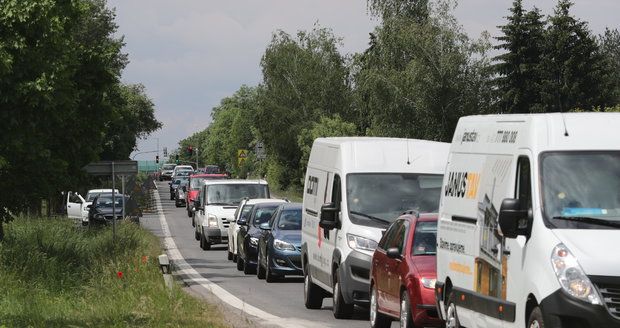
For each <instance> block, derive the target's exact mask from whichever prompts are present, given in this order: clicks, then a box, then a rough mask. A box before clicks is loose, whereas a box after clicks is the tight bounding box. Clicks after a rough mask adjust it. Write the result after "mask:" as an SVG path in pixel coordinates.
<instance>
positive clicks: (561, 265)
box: [551, 244, 601, 304]
mask: <svg viewBox="0 0 620 328" xmlns="http://www.w3.org/2000/svg"><path fill="white" fill-rule="evenodd" d="M551 265H552V266H553V271H555V275H556V277H557V278H558V281H559V282H560V285H561V286H562V289H564V291H565V292H567V293H568V294H569V295H571V296H573V297H575V298H577V299H580V300H582V301H586V302H588V303H590V304H601V298H600V297H599V295H598V293H597V291H596V288H595V287H594V285H593V284H592V282H591V281H590V279H589V278H588V276H586V274H585V272H583V269H582V268H581V265H579V262H578V261H577V259H576V258H575V257H574V256H573V254H572V253H571V252H570V251H569V250H568V248H567V247H566V246H564V244H559V245H557V246H555V248H554V249H553V253H551Z"/></svg>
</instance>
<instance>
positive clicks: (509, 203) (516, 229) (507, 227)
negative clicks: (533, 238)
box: [498, 198, 532, 239]
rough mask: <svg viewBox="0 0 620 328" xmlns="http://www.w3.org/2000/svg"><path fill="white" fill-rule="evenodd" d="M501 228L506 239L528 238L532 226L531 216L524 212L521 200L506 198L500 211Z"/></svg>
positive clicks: (526, 211)
mask: <svg viewBox="0 0 620 328" xmlns="http://www.w3.org/2000/svg"><path fill="white" fill-rule="evenodd" d="M498 221H499V228H500V230H501V234H502V235H503V236H504V237H506V238H513V239H514V238H517V237H518V236H528V235H529V232H530V226H531V222H532V220H531V215H530V213H529V211H528V210H524V209H523V208H522V206H521V201H520V200H519V199H511V198H506V199H504V200H503V201H502V206H501V207H500V210H499V217H498Z"/></svg>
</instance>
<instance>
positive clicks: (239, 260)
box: [237, 256, 243, 271]
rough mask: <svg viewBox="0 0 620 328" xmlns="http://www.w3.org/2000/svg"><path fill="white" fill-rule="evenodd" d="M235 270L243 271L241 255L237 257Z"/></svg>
mask: <svg viewBox="0 0 620 328" xmlns="http://www.w3.org/2000/svg"><path fill="white" fill-rule="evenodd" d="M237 270H239V271H243V259H242V258H241V256H238V257H237Z"/></svg>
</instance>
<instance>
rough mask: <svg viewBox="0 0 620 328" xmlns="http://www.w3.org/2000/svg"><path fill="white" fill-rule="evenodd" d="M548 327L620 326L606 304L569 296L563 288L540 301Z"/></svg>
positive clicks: (618, 320)
mask: <svg viewBox="0 0 620 328" xmlns="http://www.w3.org/2000/svg"><path fill="white" fill-rule="evenodd" d="M540 309H541V310H542V313H543V320H544V322H545V327H546V328H598V327H620V318H614V317H612V316H611V314H610V313H609V311H607V308H606V307H605V305H593V304H590V303H586V302H583V301H579V300H577V299H574V298H572V297H571V296H568V295H567V294H566V293H564V292H563V291H562V290H561V289H559V290H557V291H556V292H554V293H553V294H551V295H549V296H547V297H546V298H545V299H543V300H542V302H541V303H540Z"/></svg>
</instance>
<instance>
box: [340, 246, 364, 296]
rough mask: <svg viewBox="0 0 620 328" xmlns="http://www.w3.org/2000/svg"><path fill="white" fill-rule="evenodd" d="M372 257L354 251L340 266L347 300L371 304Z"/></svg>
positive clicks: (341, 286)
mask: <svg viewBox="0 0 620 328" xmlns="http://www.w3.org/2000/svg"><path fill="white" fill-rule="evenodd" d="M371 261H372V257H370V256H369V255H366V254H363V253H360V252H358V251H352V252H351V253H349V256H347V259H346V260H345V261H344V263H343V265H342V267H341V268H340V270H339V271H340V276H339V280H338V281H340V288H341V290H342V296H343V297H344V300H345V302H347V303H355V304H357V305H360V306H364V307H368V306H369V305H370V296H369V290H370V263H371Z"/></svg>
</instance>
